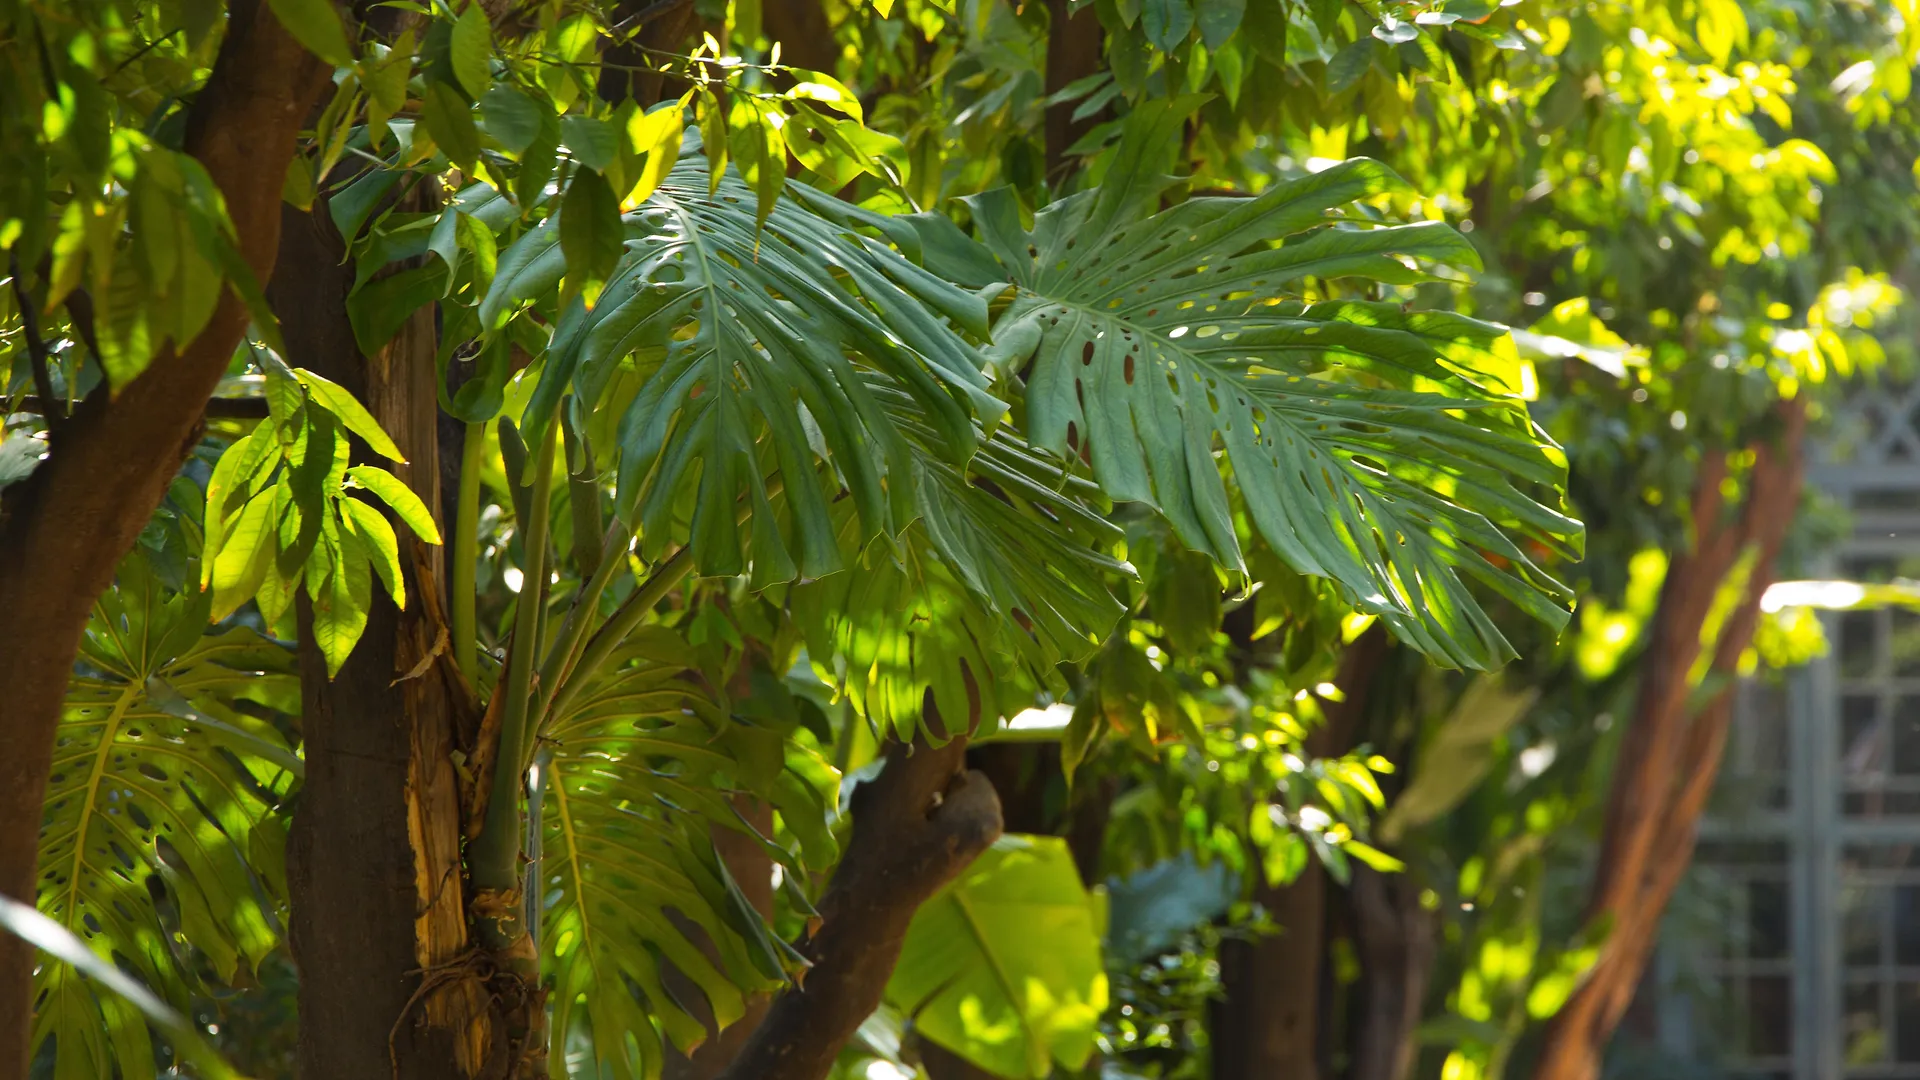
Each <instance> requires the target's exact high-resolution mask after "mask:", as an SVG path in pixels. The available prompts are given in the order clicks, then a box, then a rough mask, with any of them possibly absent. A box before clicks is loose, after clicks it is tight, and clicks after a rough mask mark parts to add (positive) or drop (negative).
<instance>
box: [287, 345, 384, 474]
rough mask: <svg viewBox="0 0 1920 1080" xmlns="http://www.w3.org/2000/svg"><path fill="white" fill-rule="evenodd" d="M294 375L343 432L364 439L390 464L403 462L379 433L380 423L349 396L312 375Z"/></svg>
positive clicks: (299, 371) (302, 371)
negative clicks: (389, 461)
mask: <svg viewBox="0 0 1920 1080" xmlns="http://www.w3.org/2000/svg"><path fill="white" fill-rule="evenodd" d="M294 375H295V376H297V377H298V378H299V379H300V385H301V386H304V387H306V388H307V393H308V394H309V395H310V396H312V398H313V400H314V401H315V402H317V403H318V404H319V405H320V407H321V408H323V409H325V410H327V411H328V412H330V413H332V414H333V415H335V416H337V417H339V418H340V422H341V423H342V424H345V425H346V426H347V430H348V431H351V432H353V433H354V434H355V435H358V436H360V438H362V439H364V440H365V441H366V444H367V446H368V447H370V448H371V449H372V450H373V452H374V453H376V454H379V455H380V456H381V457H384V458H389V459H391V460H393V461H399V462H405V461H406V460H407V459H406V458H403V457H401V456H400V448H399V447H398V446H395V445H394V444H393V440H392V439H390V438H388V437H387V433H386V432H385V431H383V430H381V427H380V422H379V421H377V420H375V419H374V418H373V414H372V413H370V412H368V411H367V408H366V406H364V405H362V404H360V403H359V402H358V401H356V400H354V397H353V395H352V394H349V393H347V391H346V388H345V387H343V386H341V385H340V384H339V383H335V382H330V381H328V380H327V379H325V378H323V377H321V376H319V375H315V374H314V373H313V372H311V371H308V370H307V369H306V368H295V369H294Z"/></svg>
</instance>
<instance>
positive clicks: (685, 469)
mask: <svg viewBox="0 0 1920 1080" xmlns="http://www.w3.org/2000/svg"><path fill="white" fill-rule="evenodd" d="M703 165H704V162H703V160H702V159H701V158H700V157H699V156H697V155H688V156H686V157H683V158H682V159H681V161H680V163H679V165H678V166H677V167H676V168H675V169H674V170H673V171H672V173H670V174H669V175H668V177H667V178H666V181H665V182H664V183H662V184H661V186H660V188H659V190H657V191H655V192H654V193H653V194H652V196H650V197H649V199H648V201H647V203H646V204H645V205H644V206H642V207H641V208H640V209H639V210H638V211H637V212H636V213H634V214H632V215H629V219H628V225H627V228H628V230H629V231H628V248H629V250H628V252H627V254H626V255H625V256H624V257H623V258H622V260H621V262H620V266H619V269H618V270H617V271H616V273H615V274H614V275H613V277H612V278H611V279H610V280H609V281H608V284H607V287H606V292H605V294H604V295H603V297H602V298H601V302H600V303H599V304H598V305H597V306H596V307H595V308H594V309H592V310H586V309H584V308H583V307H582V306H579V305H575V306H573V307H572V308H570V309H569V310H568V311H567V312H566V313H565V314H564V315H563V316H562V317H561V319H560V321H559V324H558V325H557V326H556V328H555V333H554V339H553V340H554V344H553V348H552V350H551V351H550V352H549V354H548V358H547V362H546V365H545V367H544V369H543V370H542V372H541V377H540V382H539V384H538V385H537V387H536V389H535V392H534V397H533V399H532V401H531V402H530V403H529V405H528V408H527V413H526V415H527V416H528V417H529V432H528V438H529V439H534V438H538V437H539V434H540V432H539V428H540V426H541V425H544V424H545V423H546V422H547V417H549V416H551V415H552V412H553V410H554V409H555V408H556V407H557V406H558V403H559V401H560V398H561V397H562V396H564V395H565V394H566V393H567V392H568V391H569V388H570V387H571V388H572V390H573V392H575V393H576V394H577V395H578V397H579V398H580V400H581V401H582V402H585V403H597V402H598V401H599V400H600V396H601V394H602V392H603V391H604V390H605V388H606V387H607V386H608V385H609V384H610V383H611V382H612V380H613V376H614V373H615V371H617V370H619V369H620V365H621V362H622V361H623V360H625V359H626V358H627V357H629V356H632V355H634V354H635V353H636V352H639V351H640V350H652V349H658V350H660V354H659V356H660V359H658V360H651V359H650V360H649V361H648V362H647V365H646V367H645V368H644V369H643V370H642V372H641V374H642V375H643V377H644V382H643V384H642V386H641V388H640V391H639V393H638V395H637V396H635V397H633V398H632V399H631V400H632V403H631V405H629V406H627V407H626V415H625V418H624V419H623V421H622V423H621V429H620V431H621V434H620V438H619V493H620V494H619V500H618V504H617V507H616V509H617V511H618V513H619V514H620V515H621V516H622V518H623V519H625V520H630V521H632V522H634V523H636V524H643V537H644V540H643V546H644V547H645V552H644V556H645V557H647V558H649V559H651V558H654V557H657V556H658V555H659V554H660V553H661V552H662V551H663V550H664V549H665V546H666V545H667V544H669V543H670V542H673V541H675V540H676V539H677V538H678V536H680V535H686V533H685V532H684V531H682V530H683V529H684V528H685V527H684V526H680V525H676V524H675V521H676V519H677V520H678V521H683V522H684V521H686V520H687V519H686V517H685V516H684V514H685V512H686V510H685V508H686V507H687V506H688V505H689V504H688V503H685V502H682V501H681V500H682V499H683V498H691V499H692V500H694V501H693V502H692V503H691V510H692V515H691V539H692V542H693V544H694V554H695V558H696V560H697V561H698V562H699V564H700V567H701V572H702V573H704V574H733V573H738V572H740V571H741V570H743V569H745V567H746V565H747V562H748V560H749V559H750V558H751V559H753V560H754V561H755V564H756V574H757V575H758V576H759V577H760V580H763V581H768V580H773V579H774V578H775V577H777V575H778V574H779V573H780V572H783V570H784V566H785V565H787V564H791V565H792V566H794V567H796V568H797V569H798V571H799V572H801V573H805V574H808V575H818V574H822V573H830V572H832V571H833V570H834V569H837V568H838V567H839V566H840V565H842V562H841V560H842V553H841V550H840V548H839V545H838V543H837V541H836V539H835V525H834V522H833V519H832V515H831V513H830V512H829V509H828V498H829V496H830V494H831V492H830V491H829V490H827V488H826V486H825V485H826V483H827V480H828V478H826V477H823V476H822V475H821V474H820V472H819V470H818V466H817V464H816V463H817V462H819V461H820V460H822V458H825V459H828V460H830V461H831V462H832V463H833V466H834V468H835V469H836V470H837V471H838V472H839V474H840V476H839V478H838V479H835V480H833V481H832V490H833V491H838V490H839V489H840V488H841V487H842V486H843V485H844V486H845V487H846V489H847V490H848V491H849V492H850V493H851V496H852V500H851V501H852V502H853V504H854V505H855V506H857V507H858V508H859V512H860V515H861V520H862V522H863V523H864V526H865V527H866V528H868V529H871V530H874V531H879V530H881V529H887V530H891V531H897V530H898V529H899V528H901V527H903V526H904V525H905V524H906V522H907V520H909V515H910V513H911V507H912V491H911V484H912V473H911V466H910V464H909V453H908V448H907V445H906V443H905V442H904V440H903V437H902V436H901V434H900V432H899V431H898V429H897V428H895V427H894V425H893V422H892V421H891V420H889V419H888V418H887V417H886V416H885V415H884V414H883V413H882V411H881V408H880V406H879V404H878V402H877V400H876V399H875V397H874V395H873V392H872V391H871V390H870V389H869V388H868V385H867V380H866V378H865V376H864V375H863V372H865V371H872V372H875V373H877V376H876V377H881V378H885V379H888V380H891V381H893V382H894V384H895V385H897V386H899V387H902V388H904V389H905V390H906V391H907V393H908V394H910V395H911V396H912V397H913V398H914V400H915V401H917V402H919V407H920V408H921V409H922V410H923V411H924V413H925V422H926V423H927V424H928V425H930V426H931V427H932V428H933V429H934V430H935V431H937V432H938V433H939V434H938V436H937V438H936V439H935V441H934V442H933V443H932V445H934V446H936V447H937V448H938V453H940V454H942V455H945V456H949V457H952V458H954V459H956V460H963V459H964V458H965V457H966V455H967V454H969V453H971V451H972V449H973V447H974V446H975V445H976V444H977V439H978V432H977V430H976V429H975V427H974V426H973V425H972V423H971V422H970V420H969V412H970V411H977V413H978V414H980V415H984V416H987V417H997V415H998V414H999V413H1000V411H1001V410H1002V408H1003V406H1002V404H1001V403H1000V402H999V401H998V400H997V399H994V398H993V397H991V396H990V395H989V394H987V392H986V379H985V377H984V376H983V375H982V374H981V373H980V371H979V367H978V360H977V358H976V355H975V354H974V352H973V350H972V349H971V348H970V347H969V346H968V345H967V344H966V343H965V342H964V341H963V340H962V339H960V338H959V337H958V336H957V335H956V334H955V333H954V331H953V330H952V328H951V327H949V326H948V325H946V323H945V322H944V321H943V320H942V319H941V318H940V317H939V316H938V315H937V314H936V313H935V311H934V310H929V305H928V303H926V302H925V301H923V300H922V299H921V297H934V296H941V295H949V296H957V297H960V298H964V299H974V298H971V297H968V296H967V294H966V293H964V292H962V291H961V290H958V289H955V288H954V287H953V286H952V285H950V284H947V283H945V282H941V281H939V280H938V279H936V278H934V277H932V275H929V274H927V273H926V272H925V271H923V270H921V269H920V268H918V267H916V266H914V265H913V264H911V263H909V262H907V261H906V260H904V259H902V258H900V257H899V255H898V254H896V253H895V252H893V251H891V250H889V249H887V248H886V247H885V246H884V245H882V244H879V243H878V242H874V241H869V240H868V239H866V238H864V237H860V236H858V235H857V234H853V233H852V231H851V230H849V229H846V228H844V227H842V226H839V225H837V224H834V223H831V222H829V221H826V220H823V219H822V218H821V217H819V216H817V215H815V214H812V213H809V212H807V211H805V210H803V209H801V208H800V207H798V206H796V205H795V204H794V203H793V202H791V201H789V200H788V199H785V198H782V199H781V200H779V202H778V203H777V205H776V206H775V208H774V210H773V212H772V213H771V214H770V215H769V217H768V219H767V222H766V226H765V228H764V230H763V229H761V228H759V227H758V226H757V224H756V220H755V215H754V210H753V206H754V203H755V196H754V194H753V193H752V192H750V191H749V190H748V189H747V188H746V186H745V185H744V184H743V183H742V182H741V181H740V180H739V179H738V177H737V176H733V175H728V176H727V177H724V178H723V179H722V183H721V184H720V186H719V193H718V195H717V196H709V194H708V190H709V185H708V181H707V176H706V174H705V172H706V171H705V168H704V167H703ZM790 190H791V188H790ZM822 197H823V198H824V196H822ZM561 216H562V218H563V219H564V218H565V217H566V211H565V210H563V211H562V215H561ZM563 227H564V226H563ZM517 248H518V245H516V249H517ZM515 254H516V251H515V250H514V249H510V250H509V251H508V253H507V254H506V255H505V256H503V257H502V259H501V270H500V279H499V280H498V281H496V284H495V292H496V293H498V292H500V291H501V290H502V289H503V286H502V285H501V283H500V282H501V281H505V280H507V279H508V278H509V272H510V271H509V265H510V264H511V263H512V262H513V261H514V256H515ZM528 258H529V261H530V262H531V258H532V257H531V256H529V257H528ZM526 276H528V277H532V276H533V275H532V274H531V273H529V274H527V275H526ZM776 297H777V298H778V299H776ZM493 302H494V296H492V295H490V296H489V297H488V300H487V301H486V302H485V303H483V306H482V310H483V313H484V312H485V311H486V310H487V308H488V306H489V305H491V304H493ZM703 311H729V312H731V313H732V314H733V317H732V318H710V317H706V316H705V315H704V314H703ZM856 365H858V366H856ZM801 406H804V409H805V414H804V418H803V414H802V411H801ZM763 439H764V441H762V440H763ZM762 461H764V463H765V464H764V465H763V464H758V462H762ZM696 463H697V465H696ZM773 472H777V473H778V474H779V475H780V476H781V477H783V478H784V485H785V490H784V493H783V495H782V496H781V499H782V502H783V510H784V511H785V515H784V519H785V522H786V524H777V523H776V518H775V516H774V511H773V508H772V507H773V504H772V501H771V499H770V497H769V496H768V495H767V494H766V492H765V489H764V487H763V484H762V481H763V479H764V478H765V477H766V476H767V475H769V474H770V473H773ZM888 478H892V479H891V481H889V479H888ZM742 499H744V500H746V503H747V505H748V507H749V535H751V536H752V537H753V538H754V542H755V544H756V545H757V547H756V548H755V553H754V554H753V555H751V556H750V555H749V554H748V553H747V551H746V550H745V546H744V545H743V543H742V539H741V526H740V517H739V514H740V511H739V500H742Z"/></svg>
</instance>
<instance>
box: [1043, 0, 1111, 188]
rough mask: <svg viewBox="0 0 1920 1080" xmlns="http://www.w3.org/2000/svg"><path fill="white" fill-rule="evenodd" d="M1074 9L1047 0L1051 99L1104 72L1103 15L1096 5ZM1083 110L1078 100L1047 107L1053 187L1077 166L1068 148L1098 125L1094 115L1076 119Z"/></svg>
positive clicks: (1065, 0)
mask: <svg viewBox="0 0 1920 1080" xmlns="http://www.w3.org/2000/svg"><path fill="white" fill-rule="evenodd" d="M1074 6H1075V5H1074V4H1073V3H1072V0H1047V17H1048V21H1047V80H1046V91H1047V95H1048V96H1049V97H1051V96H1052V95H1054V94H1057V93H1059V92H1060V91H1061V90H1062V89H1064V88H1066V87H1067V86H1068V85H1069V84H1070V83H1072V82H1074V81H1075V80H1077V79H1084V78H1086V77H1087V76H1089V75H1091V74H1093V73H1094V72H1096V71H1099V70H1100V45H1101V33H1100V16H1099V14H1098V13H1097V12H1095V11H1094V10H1093V5H1092V4H1087V5H1084V6H1082V7H1081V8H1080V10H1079V11H1077V12H1072V13H1071V14H1069V12H1070V11H1072V8H1073V7H1074ZM1079 107H1080V102H1078V101H1068V102H1063V103H1061V104H1059V105H1050V106H1048V107H1047V114H1046V144H1047V145H1046V154H1047V157H1046V162H1047V182H1048V183H1049V184H1059V183H1061V182H1063V181H1064V180H1065V179H1066V177H1067V174H1068V173H1069V172H1070V171H1071V170H1072V167H1073V166H1072V163H1071V162H1069V161H1068V160H1067V148H1068V147H1070V146H1072V145H1073V144H1074V143H1075V142H1077V141H1079V139H1080V137H1081V136H1082V135H1085V134H1086V133H1087V132H1088V131H1090V130H1092V128H1093V126H1094V124H1095V123H1097V122H1098V118H1096V117H1091V116H1089V117H1086V118H1084V119H1081V120H1075V119H1074V118H1073V111H1074V110H1075V109H1077V108H1079Z"/></svg>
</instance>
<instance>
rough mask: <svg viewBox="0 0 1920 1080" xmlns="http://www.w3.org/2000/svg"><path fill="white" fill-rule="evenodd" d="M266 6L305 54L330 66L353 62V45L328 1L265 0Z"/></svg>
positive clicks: (334, 9)
mask: <svg viewBox="0 0 1920 1080" xmlns="http://www.w3.org/2000/svg"><path fill="white" fill-rule="evenodd" d="M267 6H268V7H271V8H272V9H273V15H274V18H276V19H279V20H280V25H281V26H284V27H286V28H287V33H289V34H292V35H293V39H294V40H295V41H298V42H299V43H300V44H301V45H302V46H304V47H305V48H306V50H307V51H308V52H310V53H312V54H313V55H315V56H317V57H319V58H320V59H322V60H325V61H326V62H327V63H329V64H332V65H333V66H334V67H344V66H345V65H347V64H351V63H353V46H352V45H351V44H349V43H348V41H347V28H346V25H345V24H344V23H342V22H341V21H340V9H339V8H337V7H335V6H334V5H333V3H332V0H267Z"/></svg>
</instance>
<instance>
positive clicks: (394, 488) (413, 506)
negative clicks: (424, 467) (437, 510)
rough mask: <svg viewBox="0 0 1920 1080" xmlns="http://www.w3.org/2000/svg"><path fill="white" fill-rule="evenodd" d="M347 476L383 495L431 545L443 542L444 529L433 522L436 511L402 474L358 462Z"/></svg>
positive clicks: (409, 525)
mask: <svg viewBox="0 0 1920 1080" xmlns="http://www.w3.org/2000/svg"><path fill="white" fill-rule="evenodd" d="M347 479H349V480H351V481H353V482H354V483H356V484H358V485H360V486H361V487H363V488H365V489H367V490H368V491H371V492H373V493H374V494H375V495H377V496H379V498H380V501H382V502H384V503H386V504H387V506H388V508H389V509H391V510H392V511H393V512H394V514H395V515H397V516H398V517H399V518H400V522H401V524H403V525H405V526H406V527H407V528H409V529H411V530H413V535H415V536H417V537H419V538H420V539H422V540H424V541H426V542H427V543H429V544H437V543H439V542H440V529H439V526H437V525H435V524H434V523H433V512H432V511H430V510H428V509H427V504H426V503H423V502H421V501H420V496H418V495H415V494H414V493H413V489H412V488H410V487H408V486H407V485H406V484H403V483H401V482H400V478H399V477H397V476H395V475H393V474H392V473H390V472H388V471H386V470H385V469H379V468H375V467H374V466H372V465H355V466H354V467H352V468H351V469H348V470H347Z"/></svg>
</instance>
